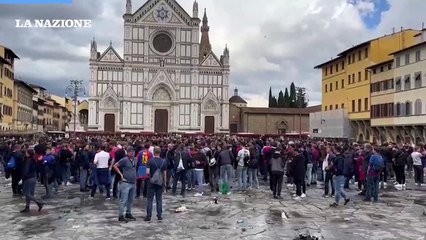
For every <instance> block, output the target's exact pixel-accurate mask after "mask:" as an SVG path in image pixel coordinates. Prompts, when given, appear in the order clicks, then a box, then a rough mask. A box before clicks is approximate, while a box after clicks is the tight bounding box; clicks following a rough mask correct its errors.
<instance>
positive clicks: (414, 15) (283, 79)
mask: <svg viewBox="0 0 426 240" xmlns="http://www.w3.org/2000/svg"><path fill="white" fill-rule="evenodd" d="M383 1H384V0H297V1H283V0H269V1H268V2H267V3H263V2H261V1H256V0H232V1H229V0H203V1H199V7H200V13H202V9H204V8H207V14H208V17H209V25H210V41H211V43H212V46H213V50H214V51H215V53H216V55H220V54H221V53H222V51H223V49H224V46H225V44H227V45H228V47H229V48H230V55H231V87H230V94H231V92H232V89H233V88H234V87H238V88H239V92H240V95H241V96H242V97H243V98H245V99H246V100H247V101H248V102H249V105H250V106H266V105H267V98H268V90H269V87H272V88H273V91H274V93H276V94H277V93H278V92H279V91H280V90H283V89H284V88H285V87H288V86H289V85H290V83H291V82H294V83H295V84H296V85H297V86H302V87H305V88H306V89H307V91H308V95H309V99H310V101H311V104H314V103H320V102H321V74H320V72H319V71H318V70H314V69H313V66H316V65H318V64H319V63H322V62H324V61H328V60H329V59H330V58H331V57H335V56H336V54H337V53H339V52H341V51H342V50H345V49H346V48H348V47H351V46H353V45H355V44H357V43H360V42H362V41H365V40H367V39H369V38H372V37H378V36H381V35H383V34H389V33H390V32H391V31H392V28H393V27H395V28H396V29H398V30H399V28H400V26H404V27H405V28H409V27H410V28H420V26H421V22H422V21H424V19H422V17H423V16H424V13H423V9H425V8H426V1H424V0H410V4H407V3H406V1H401V0H387V1H386V2H388V3H389V8H382V7H381V6H382V5H380V4H382V3H381V2H383ZM145 2H146V0H133V11H136V9H138V8H139V7H140V6H142V4H144V3H145ZM178 2H179V4H180V5H181V6H182V7H183V8H184V9H186V10H187V12H188V13H189V14H190V15H191V14H192V2H193V0H179V1H178ZM124 11H125V1H124V0H108V1H103V0H90V1H87V0H74V3H73V4H72V5H42V6H36V5H31V6H30V5H25V6H19V5H2V7H1V8H0V21H1V22H2V24H1V25H0V33H1V34H2V39H1V40H0V41H1V42H0V44H1V45H5V46H8V47H10V48H12V49H13V50H14V51H15V52H16V53H17V54H18V55H19V56H20V57H21V60H19V61H17V65H16V72H17V75H18V76H20V77H21V78H23V79H25V80H27V81H29V82H34V83H36V84H40V85H43V86H45V87H46V88H47V89H48V90H49V91H51V92H54V93H56V94H61V95H62V94H63V93H64V91H65V88H66V86H67V85H68V83H69V80H70V79H84V80H86V84H87V79H88V78H89V63H88V59H89V54H90V51H89V50H90V49H89V47H90V40H91V39H92V38H93V37H95V38H96V40H97V42H98V51H101V52H102V51H103V50H105V49H106V47H107V46H108V45H109V42H110V41H112V42H113V46H114V47H115V48H116V50H117V51H118V52H119V53H120V54H122V52H123V18H122V15H123V13H124ZM373 13H374V14H376V15H377V16H378V20H379V21H378V24H377V26H375V28H374V29H371V28H370V27H369V25H368V24H367V23H366V19H365V16H369V15H371V14H373ZM407 13H409V14H407ZM36 18H44V19H54V18H61V19H63V18H71V19H76V18H83V19H91V20H92V28H91V29H73V30H70V29H56V30H53V29H17V28H15V19H36ZM376 20H377V19H376ZM376 20H375V21H376Z"/></svg>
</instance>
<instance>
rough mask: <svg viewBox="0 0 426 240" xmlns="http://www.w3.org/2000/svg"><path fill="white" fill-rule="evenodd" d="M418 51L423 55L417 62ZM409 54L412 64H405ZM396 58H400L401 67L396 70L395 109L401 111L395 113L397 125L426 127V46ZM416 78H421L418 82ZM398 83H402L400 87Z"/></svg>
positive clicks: (398, 55)
mask: <svg viewBox="0 0 426 240" xmlns="http://www.w3.org/2000/svg"><path fill="white" fill-rule="evenodd" d="M418 51H420V53H421V54H420V59H417V60H416V52H418ZM407 54H408V56H410V62H409V63H408V64H405V56H406V55H407ZM395 58H400V60H399V61H400V66H399V67H396V68H395V70H394V77H395V94H394V102H395V109H397V108H399V111H396V113H395V115H396V116H395V125H411V124H412V125H418V124H420V125H425V124H426V99H425V97H424V96H426V75H425V74H426V44H423V45H421V46H419V47H415V48H412V49H410V50H407V51H404V52H401V53H399V54H396V55H395ZM407 77H408V78H407ZM416 78H419V80H418V81H416ZM407 79H409V83H408V84H407V83H406V80H407ZM397 81H400V86H398V85H397ZM416 104H417V109H416ZM408 109H409V110H408ZM407 110H408V111H407ZM398 113H399V114H398Z"/></svg>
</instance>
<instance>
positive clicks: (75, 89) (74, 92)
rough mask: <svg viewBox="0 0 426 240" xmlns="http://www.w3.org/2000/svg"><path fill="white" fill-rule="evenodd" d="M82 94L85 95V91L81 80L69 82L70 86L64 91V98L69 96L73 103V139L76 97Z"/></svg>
mask: <svg viewBox="0 0 426 240" xmlns="http://www.w3.org/2000/svg"><path fill="white" fill-rule="evenodd" d="M81 93H83V96H84V95H86V90H85V88H84V86H83V80H71V81H70V85H68V87H67V88H66V90H65V96H68V95H70V97H71V98H72V99H73V101H74V138H75V137H76V123H77V101H78V96H79V95H80V94H81Z"/></svg>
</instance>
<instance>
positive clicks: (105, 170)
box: [89, 145, 111, 200]
mask: <svg viewBox="0 0 426 240" xmlns="http://www.w3.org/2000/svg"><path fill="white" fill-rule="evenodd" d="M105 149H106V146H103V145H102V146H100V147H98V151H97V153H96V154H95V158H94V160H93V164H94V165H95V166H96V168H95V171H94V172H93V174H94V177H95V182H94V184H93V187H92V191H91V193H90V197H89V199H90V200H92V199H93V197H94V196H95V193H96V188H97V187H98V186H105V189H106V198H105V200H110V199H111V195H110V193H111V179H110V171H109V164H110V159H111V155H110V154H109V153H108V152H106V151H105Z"/></svg>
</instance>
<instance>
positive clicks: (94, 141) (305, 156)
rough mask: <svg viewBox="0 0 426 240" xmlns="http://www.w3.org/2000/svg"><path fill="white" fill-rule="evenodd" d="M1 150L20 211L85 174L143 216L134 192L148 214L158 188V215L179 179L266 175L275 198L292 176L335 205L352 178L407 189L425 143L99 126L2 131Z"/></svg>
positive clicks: (245, 179)
mask: <svg viewBox="0 0 426 240" xmlns="http://www.w3.org/2000/svg"><path fill="white" fill-rule="evenodd" d="M0 160H1V163H2V166H3V171H4V172H5V177H6V178H7V179H8V178H11V187H12V193H13V196H25V199H26V206H25V208H24V209H23V210H22V211H21V212H22V213H26V212H29V211H30V203H31V202H34V203H35V204H36V205H37V206H38V210H39V211H41V210H42V208H43V205H44V203H43V201H44V200H45V199H49V198H51V197H53V195H54V194H55V193H57V192H58V189H59V188H66V187H67V186H70V185H72V184H78V185H79V188H80V191H81V192H82V193H87V194H88V195H89V199H93V198H94V197H95V195H96V192H97V191H98V190H99V192H100V194H102V195H103V194H105V201H109V200H111V198H114V199H115V198H119V206H118V209H119V214H118V220H119V221H120V222H128V221H132V220H133V221H134V220H136V218H135V217H134V216H133V215H132V205H133V201H134V200H135V199H138V198H140V197H143V198H146V199H147V207H146V217H145V219H144V220H145V221H147V222H150V221H151V218H152V211H153V209H152V206H153V201H154V197H155V200H156V206H157V219H158V221H161V220H162V219H163V218H162V205H163V204H162V196H163V193H164V192H171V194H173V195H177V192H178V187H179V188H180V194H179V195H181V196H182V197H185V196H186V195H187V194H189V193H193V194H194V196H195V197H203V196H204V195H205V194H206V193H207V192H210V193H211V194H215V193H217V194H226V195H230V194H232V193H235V192H246V191H256V189H259V188H260V185H261V184H262V182H263V183H265V184H268V185H269V189H270V191H271V196H270V197H271V198H275V199H282V198H283V195H282V189H283V185H284V184H287V186H288V187H289V188H290V189H291V188H292V187H294V188H295V189H296V191H295V194H294V195H293V198H294V200H296V201H301V200H302V199H303V198H305V197H307V189H309V188H310V187H311V186H312V185H317V184H319V183H320V182H321V183H322V184H323V190H324V195H323V197H324V198H329V197H334V201H333V202H332V203H331V204H330V207H338V206H339V204H340V203H341V201H342V203H343V205H347V204H348V203H349V202H350V201H351V199H350V197H349V196H348V194H347V193H346V191H347V189H350V188H351V187H355V188H357V189H358V190H359V191H360V192H359V195H362V196H363V198H364V200H365V201H371V199H373V202H377V201H378V198H379V189H380V187H384V186H386V185H387V184H388V183H390V182H391V181H394V182H392V183H390V184H392V185H394V187H395V188H396V189H397V190H401V191H402V190H406V181H405V180H406V175H407V176H409V177H414V183H415V184H416V185H417V186H419V187H421V186H423V184H424V168H425V167H426V148H425V146H423V144H419V145H417V146H412V145H408V144H406V145H397V144H393V143H384V144H382V145H381V146H378V145H371V144H368V143H367V144H358V143H351V142H347V141H326V140H312V139H311V140H310V139H304V140H293V141H291V140H290V139H285V138H282V137H281V138H265V137H260V138H250V137H225V136H209V137H207V136H197V137H196V136H189V137H184V136H178V135H169V136H161V137H156V136H153V137H138V136H133V137H125V138H106V137H100V136H97V137H96V136H92V137H80V138H74V139H58V138H41V139H38V141H37V142H36V143H35V142H32V140H27V139H22V138H5V139H2V140H0ZM413 172H414V176H413ZM284 181H285V182H284ZM37 182H39V183H40V184H41V185H43V186H44V188H45V195H43V196H42V197H41V198H40V199H38V198H35V196H34V192H35V188H36V184H37ZM179 183H180V184H179ZM353 183H356V184H353ZM206 188H207V189H206ZM111 191H112V193H111ZM111 195H112V196H111ZM209 195H210V194H209ZM265 197H268V196H265Z"/></svg>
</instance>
